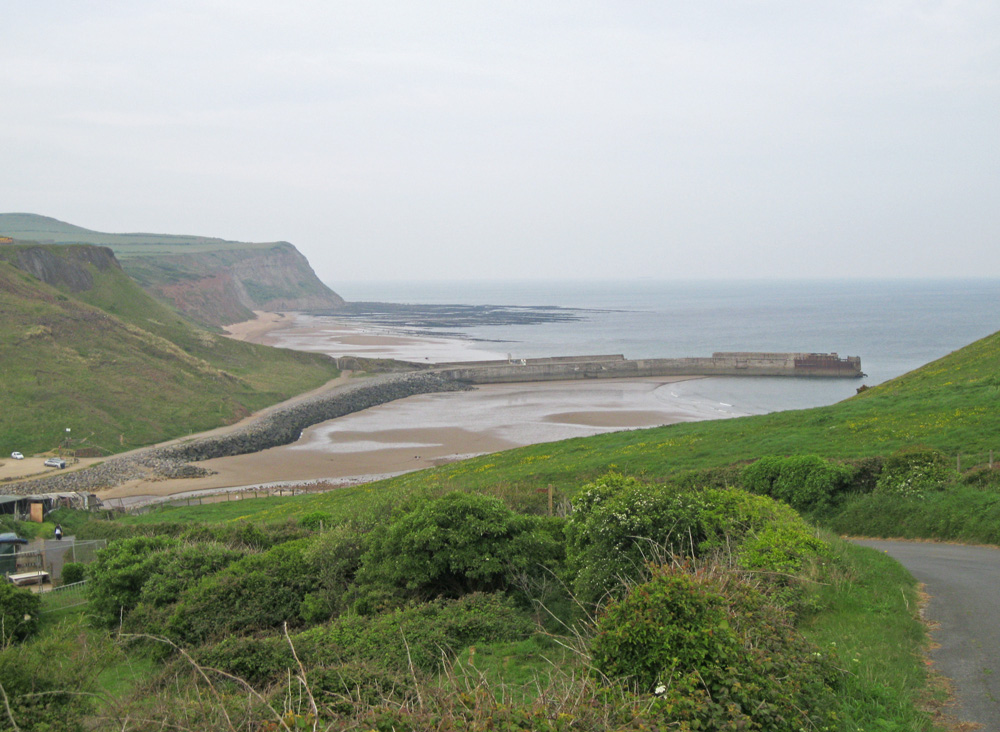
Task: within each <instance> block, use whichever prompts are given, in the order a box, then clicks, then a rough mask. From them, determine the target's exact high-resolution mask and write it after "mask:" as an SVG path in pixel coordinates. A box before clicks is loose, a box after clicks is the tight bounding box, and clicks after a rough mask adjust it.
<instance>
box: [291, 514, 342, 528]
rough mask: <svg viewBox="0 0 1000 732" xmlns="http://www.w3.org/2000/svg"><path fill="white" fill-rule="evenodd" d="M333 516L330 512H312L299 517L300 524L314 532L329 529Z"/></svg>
mask: <svg viewBox="0 0 1000 732" xmlns="http://www.w3.org/2000/svg"><path fill="white" fill-rule="evenodd" d="M332 523H333V516H332V515H331V514H330V513H329V512H328V511H310V512H309V513H304V514H302V515H301V516H299V520H298V524H299V526H303V527H305V528H307V529H310V530H312V531H319V530H320V529H329V528H330V526H331V524H332Z"/></svg>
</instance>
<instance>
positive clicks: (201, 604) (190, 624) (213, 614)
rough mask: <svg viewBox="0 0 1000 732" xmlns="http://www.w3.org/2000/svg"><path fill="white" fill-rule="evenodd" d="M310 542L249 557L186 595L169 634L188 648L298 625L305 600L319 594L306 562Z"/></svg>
mask: <svg viewBox="0 0 1000 732" xmlns="http://www.w3.org/2000/svg"><path fill="white" fill-rule="evenodd" d="M308 545H309V540H306V539H300V540H298V541H293V542H289V543H287V544H281V545H279V546H276V547H274V548H272V549H269V550H268V551H266V552H264V553H262V554H251V555H249V556H246V557H244V558H243V559H240V560H239V561H237V562H234V563H232V564H230V565H229V566H227V567H226V568H225V569H223V570H221V571H219V572H216V573H215V574H213V575H209V576H208V577H205V578H204V579H203V580H202V581H201V582H199V583H198V584H196V585H194V586H192V587H190V588H189V589H187V590H185V591H184V592H183V593H182V594H181V597H180V600H179V601H178V603H177V604H176V606H175V610H174V613H173V615H172V616H171V618H170V621H169V625H168V630H169V633H170V635H171V637H173V638H174V639H175V640H177V641H179V642H181V643H182V644H185V645H200V644H202V643H204V642H206V641H209V640H211V639H213V638H218V637H221V636H226V635H246V634H248V633H254V632H257V631H260V630H264V629H267V628H276V627H280V626H281V625H282V623H285V622H287V623H289V625H292V626H296V625H299V624H300V620H301V617H300V612H299V611H300V608H301V605H302V600H303V598H304V597H305V596H306V595H307V594H308V593H310V592H312V591H314V590H315V589H316V576H315V571H314V568H313V567H312V566H311V565H310V564H309V563H308V562H307V561H306V560H305V558H304V556H303V555H304V552H305V550H306V548H307V547H308Z"/></svg>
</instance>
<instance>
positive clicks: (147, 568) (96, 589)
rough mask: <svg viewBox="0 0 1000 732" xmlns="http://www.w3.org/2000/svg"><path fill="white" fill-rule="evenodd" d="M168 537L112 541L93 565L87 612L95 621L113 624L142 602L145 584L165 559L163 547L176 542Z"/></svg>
mask: <svg viewBox="0 0 1000 732" xmlns="http://www.w3.org/2000/svg"><path fill="white" fill-rule="evenodd" d="M177 543H178V542H177V539H173V538H170V537H165V536H152V537H150V536H137V537H133V538H129V539H118V540H116V541H112V542H111V543H110V544H108V545H107V547H105V548H104V549H102V550H100V551H99V552H98V553H97V559H95V560H94V562H93V563H92V564H91V565H90V569H89V575H90V581H89V582H88V583H87V596H88V597H89V598H90V603H89V605H88V611H89V612H90V613H91V615H92V616H93V618H94V620H95V622H96V623H97V624H99V625H103V626H105V627H113V626H115V625H117V624H119V623H120V622H121V619H122V618H123V617H124V616H125V615H127V614H128V613H129V612H131V611H132V609H133V608H134V607H135V606H136V605H138V604H139V599H140V596H141V594H142V588H143V585H144V584H145V583H146V581H147V580H148V579H149V577H150V576H151V575H152V574H153V573H154V572H155V571H156V568H157V566H158V565H159V564H160V563H161V562H162V561H163V554H162V552H161V550H163V549H165V548H167V547H173V546H176V545H177Z"/></svg>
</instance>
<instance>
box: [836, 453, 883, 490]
mask: <svg viewBox="0 0 1000 732" xmlns="http://www.w3.org/2000/svg"><path fill="white" fill-rule="evenodd" d="M884 462H885V461H884V459H883V458H882V457H881V456H878V455H876V456H872V457H865V458H858V459H856V460H848V461H847V462H846V463H845V465H847V466H848V467H849V468H850V469H851V471H852V473H853V474H852V475H851V492H853V493H873V492H874V491H875V487H876V486H877V485H878V478H879V476H880V475H881V474H882V465H883V463H884Z"/></svg>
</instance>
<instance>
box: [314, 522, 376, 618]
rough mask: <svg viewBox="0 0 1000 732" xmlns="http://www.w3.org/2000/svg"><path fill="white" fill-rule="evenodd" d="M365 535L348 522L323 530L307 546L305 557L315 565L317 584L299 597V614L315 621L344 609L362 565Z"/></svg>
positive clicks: (337, 613)
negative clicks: (303, 596)
mask: <svg viewBox="0 0 1000 732" xmlns="http://www.w3.org/2000/svg"><path fill="white" fill-rule="evenodd" d="M363 540H364V536H363V535H362V534H361V533H360V532H359V531H358V530H357V529H356V528H355V527H353V526H351V525H347V524H344V525H340V526H335V527H334V528H332V529H330V530H329V531H324V532H323V533H322V534H321V535H320V536H319V537H317V538H316V540H315V541H313V543H312V544H311V545H310V546H309V547H308V548H307V549H306V551H305V560H306V561H307V562H308V563H309V564H310V565H312V566H313V567H315V571H316V579H317V581H318V582H317V584H318V587H317V589H316V591H315V592H313V593H310V594H309V595H306V597H305V598H303V601H302V611H301V612H302V618H303V620H305V621H306V622H307V623H318V622H322V621H324V620H327V619H328V618H331V617H333V616H335V615H339V614H340V613H341V612H343V611H344V610H346V609H347V607H348V603H349V602H350V596H349V595H348V589H349V588H350V586H351V584H352V583H353V582H354V577H355V575H356V574H357V572H358V569H359V567H360V566H361V555H362V554H363V552H364V543H363Z"/></svg>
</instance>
